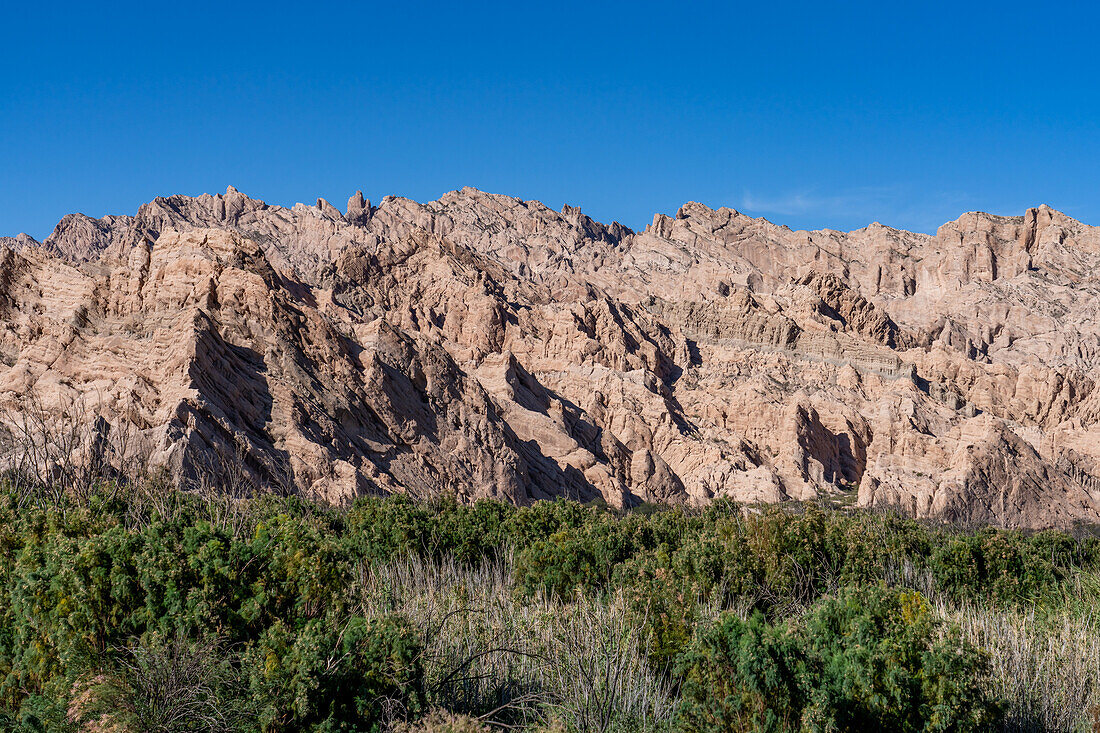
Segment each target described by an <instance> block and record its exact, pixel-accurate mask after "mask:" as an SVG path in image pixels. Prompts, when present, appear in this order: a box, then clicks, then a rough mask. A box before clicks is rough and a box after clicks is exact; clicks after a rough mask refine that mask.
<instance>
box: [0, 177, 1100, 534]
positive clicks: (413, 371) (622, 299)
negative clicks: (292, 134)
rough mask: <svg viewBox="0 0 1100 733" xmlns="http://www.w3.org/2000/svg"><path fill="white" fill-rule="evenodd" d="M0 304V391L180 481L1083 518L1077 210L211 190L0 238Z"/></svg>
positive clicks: (1085, 434)
mask: <svg viewBox="0 0 1100 733" xmlns="http://www.w3.org/2000/svg"><path fill="white" fill-rule="evenodd" d="M0 296H2V297H0V400H2V401H4V402H5V403H6V404H8V405H9V406H10V408H11V410H18V409H20V407H19V406H20V404H21V403H20V400H21V399H25V397H26V395H28V394H35V395H37V398H38V399H40V400H41V402H42V404H43V405H45V408H46V409H48V410H55V411H56V410H62V409H64V406H65V405H72V404H74V403H75V402H76V401H78V400H83V401H85V402H88V401H91V402H92V403H94V405H95V410H96V411H97V412H100V413H102V414H103V416H104V417H105V418H106V420H107V422H108V423H109V424H110V425H112V426H114V427H113V428H112V429H114V430H121V429H122V427H123V426H127V427H129V428H131V429H133V430H137V431H140V432H141V434H142V435H143V436H144V438H145V442H146V444H147V445H148V446H149V447H148V452H149V455H150V460H152V461H153V462H154V463H157V464H160V465H164V466H167V467H168V468H169V469H170V470H172V471H173V472H174V473H175V474H176V475H177V476H180V477H181V478H187V477H194V476H196V475H199V474H201V473H202V471H203V470H204V467H209V466H211V465H214V464H215V463H217V462H218V461H221V460H225V459H226V458H227V457H230V456H236V457H239V460H240V462H241V463H242V465H243V466H244V469H245V470H246V472H247V474H248V477H249V480H250V482H251V483H252V484H253V485H254V486H264V485H279V486H287V487H293V488H295V489H296V490H298V491H301V492H303V493H305V494H308V495H311V496H315V497H319V498H323V499H326V500H329V501H334V502H344V501H348V500H350V499H352V498H353V497H355V496H357V495H360V494H364V493H372V492H407V493H411V494H414V495H417V496H429V495H435V494H440V493H447V494H452V495H455V496H458V497H459V498H460V499H461V500H464V501H468V500H473V499H476V498H479V497H494V498H501V499H505V500H508V501H513V502H517V503H524V502H528V501H531V500H534V499H539V498H550V497H557V496H569V497H574V498H580V499H591V498H603V499H605V500H606V501H608V502H609V503H611V504H614V505H617V506H621V505H631V504H636V503H638V502H643V501H660V502H674V503H690V504H701V503H705V502H707V501H710V500H712V499H714V498H716V497H730V498H733V499H736V500H739V501H747V502H775V501H783V500H786V499H809V498H814V497H822V496H832V497H836V498H837V499H838V500H849V499H850V500H852V501H855V502H857V503H858V504H860V505H862V506H868V507H873V506H896V507H901V508H902V509H903V510H905V511H907V512H909V513H911V514H913V515H915V516H921V517H936V518H940V519H945V520H949V521H966V522H983V523H993V524H998V525H1005V526H1024V527H1042V526H1052V525H1057V526H1066V525H1070V524H1073V523H1075V522H1096V521H1100V390H1098V389H1097V381H1098V380H1100V228H1094V227H1089V226H1086V225H1084V224H1081V223H1080V222H1077V221H1075V220H1073V219H1071V218H1069V217H1067V216H1065V215H1064V214H1062V213H1060V212H1058V211H1055V210H1053V209H1050V208H1048V207H1045V206H1043V207H1039V208H1036V209H1029V210H1028V211H1027V212H1025V214H1024V215H1023V216H1018V217H1003V216H992V215H989V214H982V213H969V214H964V215H963V216H961V217H960V218H959V219H957V220H956V221H954V222H949V223H947V224H945V225H943V226H942V227H940V229H939V231H938V232H937V233H936V235H934V236H929V235H925V234H915V233H911V232H905V231H900V230H896V229H891V228H889V227H885V226H882V225H879V224H873V225H871V226H869V227H866V228H864V229H859V230H856V231H853V232H847V233H845V232H838V231H832V230H822V231H814V232H805V231H797V232H796V231H791V230H789V229H787V228H786V227H782V226H777V225H775V224H772V223H770V222H768V221H766V220H764V219H754V218H752V217H748V216H745V215H743V214H740V213H738V212H736V211H733V210H731V209H726V208H721V209H718V210H713V209H710V208H708V207H706V206H703V205H701V204H697V203H689V204H685V205H684V206H683V207H681V208H680V210H679V211H678V212H677V213H676V215H675V216H674V217H668V216H664V215H661V214H658V215H657V216H655V217H654V219H653V222H652V224H651V225H649V226H648V227H646V229H645V230H644V231H642V232H633V231H631V230H629V229H627V228H626V227H623V226H622V225H619V224H611V225H605V224H601V223H599V222H596V221H594V220H592V219H590V218H589V217H587V216H585V215H584V214H583V213H581V211H580V210H579V209H577V208H574V207H570V206H566V207H563V209H562V211H560V212H558V211H553V210H551V209H549V208H547V207H546V206H543V205H542V204H540V203H538V202H532V201H521V200H519V199H515V198H511V197H507V196H500V195H493V194H487V193H483V192H480V191H477V190H474V189H470V188H466V189H463V190H461V191H455V192H451V193H448V194H445V195H444V196H442V197H441V198H440V199H439V200H438V201H433V202H429V203H426V204H420V203H416V202H414V201H410V200H407V199H403V198H397V197H387V198H385V199H383V200H382V201H381V202H380V203H379V204H378V205H377V206H375V205H372V204H371V202H369V201H367V200H365V199H364V198H363V197H362V195H361V194H358V193H357V194H356V195H355V196H353V197H351V199H350V200H349V201H348V204H347V207H346V208H345V211H344V212H343V213H341V211H339V210H338V209H337V208H336V207H334V206H333V205H331V204H329V203H328V202H327V201H324V200H323V199H319V200H318V201H317V202H316V204H315V205H313V206H307V205H304V204H298V205H295V206H294V207H291V208H285V207H279V206H270V205H267V204H265V203H264V202H262V201H258V200H255V199H252V198H249V197H247V196H245V195H244V194H242V193H240V192H238V191H236V190H235V189H233V188H230V189H228V190H227V191H226V193H225V194H224V195H215V196H212V195H203V196H199V197H185V196H171V197H167V198H158V199H156V200H154V201H152V202H150V203H148V204H145V205H144V206H142V207H141V208H140V209H139V210H138V212H137V213H136V214H135V215H134V216H108V217H104V218H102V219H92V218H90V217H86V216H83V215H81V214H72V215H69V216H66V217H64V218H63V219H62V220H61V222H60V223H59V224H58V225H57V227H56V229H55V230H54V232H53V233H52V234H51V235H50V236H49V237H48V238H47V239H46V240H45V241H43V242H42V243H38V242H35V241H34V240H33V239H31V238H29V237H26V236H25V235H20V237H18V238H3V239H2V240H0ZM9 412H10V410H9Z"/></svg>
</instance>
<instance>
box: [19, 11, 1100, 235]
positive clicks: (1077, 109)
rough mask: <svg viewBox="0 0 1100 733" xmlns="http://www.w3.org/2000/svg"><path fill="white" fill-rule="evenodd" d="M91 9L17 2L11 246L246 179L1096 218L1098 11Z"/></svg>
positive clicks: (416, 194)
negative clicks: (60, 226)
mask: <svg viewBox="0 0 1100 733" xmlns="http://www.w3.org/2000/svg"><path fill="white" fill-rule="evenodd" d="M96 5H97V4H96V3H89V2H82V3H68V2H55V3H52V4H43V3H20V4H16V3H4V4H3V6H0V58H3V64H0V234H15V233H17V232H20V231H26V232H28V233H30V234H31V235H33V236H35V237H38V238H42V237H44V236H46V235H47V234H48V233H49V232H50V230H51V229H52V228H53V225H54V224H55V223H56V221H57V220H58V219H59V218H60V217H61V216H62V215H64V214H66V213H68V212H71V211H81V212H84V213H86V214H89V215H93V216H102V215H104V214H107V213H132V212H133V211H135V210H136V209H137V207H138V206H139V205H140V204H141V203H143V202H145V201H147V200H149V199H151V198H153V197H154V196H157V195H167V194H171V193H186V194H199V193H202V192H204V191H209V192H220V191H224V190H225V187H226V186H227V185H230V184H231V185H234V186H236V187H237V188H238V189H240V190H242V191H244V192H245V193H248V194H250V195H252V196H255V197H258V198H262V199H264V200H265V201H268V202H270V203H279V204H292V203H294V202H296V201H306V202H309V203H312V202H313V201H314V199H316V197H318V196H321V197H324V198H327V199H329V200H330V201H332V202H333V203H335V204H336V205H337V206H338V207H340V208H341V209H342V208H343V205H344V202H345V201H346V200H347V198H348V196H349V195H351V194H352V193H353V192H354V191H355V190H356V189H362V190H363V192H364V194H365V195H366V196H367V197H369V198H371V199H373V200H375V201H377V200H378V199H380V198H381V197H382V196H383V195H385V194H391V193H392V194H398V195H404V196H409V197H412V198H415V199H418V200H429V199H433V198H436V197H437V196H439V195H440V194H441V193H443V192H444V191H448V190H452V189H455V188H460V187H462V186H464V185H472V186H476V187H478V188H482V189H485V190H488V191H493V192H499V193H507V194H511V195H515V196H520V197H523V198H531V199H539V200H541V201H543V202H545V203H546V204H548V205H550V206H552V207H554V208H560V206H561V205H562V204H563V203H570V204H575V205H579V206H581V207H582V208H583V209H584V211H585V212H587V213H589V214H590V215H592V216H594V217H595V218H597V219H600V220H603V221H611V220H619V221H621V222H623V223H625V224H627V225H628V226H631V227H635V228H640V227H642V226H644V225H645V224H646V223H648V222H649V221H650V220H651V218H652V215H653V213H654V212H658V211H659V212H665V213H672V212H674V211H675V210H676V208H677V207H678V206H679V205H680V204H681V203H683V202H684V201H688V200H696V201H701V202H703V203H706V204H709V205H712V206H719V205H728V206H732V207H734V208H737V209H740V210H743V211H746V212H747V213H751V214H754V215H762V216H767V217H768V218H769V219H771V220H773V221H776V222H779V223H783V224H787V225H789V226H791V227H794V228H810V227H812V228H817V227H825V226H828V227H835V228H841V229H850V228H855V227H859V226H863V225H866V224H868V223H870V222H871V221H881V222H883V223H887V224H892V225H895V226H901V227H905V228H910V229H917V230H923V231H934V230H935V228H936V226H938V225H939V224H940V223H942V222H944V221H946V220H949V219H953V218H955V217H956V216H957V215H958V214H959V213H961V212H963V211H969V210H975V209H979V210H986V211H993V212H996V213H1004V214H1020V213H1022V212H1023V210H1024V209H1025V208H1026V207H1028V206H1034V205H1038V204H1040V203H1048V204H1050V205H1052V206H1054V207H1056V208H1060V209H1062V210H1064V211H1066V212H1067V213H1069V214H1070V215H1072V216H1076V217H1077V218H1080V219H1082V220H1084V221H1087V222H1092V223H1097V224H1100V176H1098V175H1097V163H1098V161H1100V78H1098V72H1100V62H1098V60H1097V53H1098V52H1097V44H1096V42H1095V33H1096V29H1097V27H1100V24H1098V21H1100V12H1098V11H1097V10H1096V9H1094V8H1092V7H1090V6H1089V5H1085V4H1082V5H1080V6H1071V5H1058V4H1042V3H1035V2H1032V3H1028V4H1017V3H1010V2H1001V3H969V4H968V3H962V4H959V3H942V4H941V3H888V2H875V3H843V4H837V3H828V4H826V3H770V4H769V3H760V2H755V3H751V4H744V5H742V4H737V3H667V4H654V3H644V2H631V3H569V2H559V3H555V4H534V3H530V4H528V3H508V4H495V3H485V4H482V3H471V4H463V3H455V2H450V3H434V2H433V3H417V2H402V3H392V2H391V3H385V4H381V3H379V4H375V3H323V2H316V3H312V4H308V5H304V6H293V5H290V4H285V5H283V4H279V3H277V2H268V3H263V4H250V3H243V2H242V3H218V4H207V3H202V2H188V3H140V4H138V3H133V4H131V3H126V2H115V3H110V4H109V7H106V8H104V7H95V6H96ZM103 5H108V4H103Z"/></svg>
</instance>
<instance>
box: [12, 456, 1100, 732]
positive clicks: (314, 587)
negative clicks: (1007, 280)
mask: <svg viewBox="0 0 1100 733" xmlns="http://www.w3.org/2000/svg"><path fill="white" fill-rule="evenodd" d="M41 479H42V477H36V478H35V479H34V480H25V479H24V480H15V479H14V477H12V478H10V479H9V480H7V481H6V482H5V483H4V484H3V486H2V487H0V709H2V711H3V712H2V713H0V716H2V717H0V725H2V726H3V728H4V729H9V730H18V731H37V730H49V731H54V730H74V731H75V730H103V731H106V730H118V731H185V730H204V731H238V730H240V731H299V730H300V731H306V730H308V731H373V730H377V731H381V730H400V731H404V732H406V733H409V732H412V731H420V730H432V731H443V730H447V731H452V730H453V731H456V732H457V731H482V730H487V729H495V730H513V729H531V730H535V729H538V730H543V729H553V730H557V731H578V732H583V733H589V732H599V733H605V732H607V731H639V732H640V731H683V732H684V733H696V732H698V733H703V732H708V733H709V732H710V731H794V730H820V731H829V730H866V729H869V728H871V727H872V726H877V727H879V728H880V729H883V730H899V731H918V730H927V731H948V730H1014V731H1031V730H1035V731H1038V730H1065V731H1071V730H1089V729H1090V726H1091V725H1094V721H1095V717H1096V715H1097V713H1096V711H1097V704H1098V702H1100V692H1098V687H1097V686H1098V684H1100V641H1098V640H1100V635H1098V634H1097V630H1098V629H1097V610H1098V609H1100V574H1098V572H1097V570H1098V568H1100V541H1098V540H1096V539H1095V538H1092V537H1089V536H1087V535H1084V534H1083V535H1081V536H1073V535H1071V534H1068V533H1063V532H1055V531H1047V532H1039V533H1033V534H1024V533H1021V532H1015V531H1001V530H993V529H981V530H971V531H965V530H962V529H957V528H948V527H943V526H933V525H927V524H921V523H917V522H914V521H912V520H908V519H904V518H901V517H899V516H896V515H893V514H888V513H878V514H870V513H860V512H852V511H848V510H842V509H827V508H823V507H819V506H816V505H791V506H786V507H769V508H763V509H757V508H750V507H744V506H740V505H737V504H734V503H727V502H721V501H720V502H717V503H715V504H713V505H712V506H710V507H708V508H706V509H704V510H698V511H694V510H685V509H672V508H665V509H657V508H654V507H641V508H639V509H636V510H634V511H631V512H627V513H621V512H614V511H611V510H610V509H608V508H606V507H602V506H596V505H583V504H580V503H576V502H571V501H557V502H543V503H537V504H534V505H532V506H527V507H522V508H516V507H513V506H510V505H507V504H503V503H495V502H490V501H480V502H477V503H475V504H473V505H462V504H459V503H457V502H455V501H453V500H451V501H439V502H435V503H423V502H419V503H418V502H414V501H411V500H409V499H407V498H404V497H400V496H395V497H389V498H364V499H360V500H359V501H357V502H356V503H355V504H353V505H352V506H350V507H345V508H333V507H329V506H322V505H318V504H313V503H310V502H307V501H304V500H302V499H299V498H292V497H279V496H276V495H270V494H269V495H262V496H256V497H254V498H239V497H238V498H234V497H232V496H229V495H226V494H225V493H220V492H214V491H210V490H203V491H195V490H192V491H185V490H180V489H176V488H173V487H171V486H169V485H168V484H167V483H166V482H158V481H149V480H146V481H141V482H126V481H123V480H121V478H120V477H115V478H114V479H107V478H103V477H98V478H96V477H93V479H94V480H91V481H90V483H88V484H86V485H84V486H83V487H82V488H79V490H77V489H78V487H77V485H76V484H73V485H71V486H69V487H68V488H66V489H65V490H61V489H58V488H57V487H56V486H51V483H50V481H48V480H41Z"/></svg>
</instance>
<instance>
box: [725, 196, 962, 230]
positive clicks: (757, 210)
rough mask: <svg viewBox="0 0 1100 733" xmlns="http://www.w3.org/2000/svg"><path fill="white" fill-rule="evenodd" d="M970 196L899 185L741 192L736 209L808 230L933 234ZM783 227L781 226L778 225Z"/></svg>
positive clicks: (959, 211) (959, 209) (959, 210)
mask: <svg viewBox="0 0 1100 733" xmlns="http://www.w3.org/2000/svg"><path fill="white" fill-rule="evenodd" d="M970 202H971V198H970V197H969V196H967V195H966V194H963V193H955V192H934V193H933V192H922V193H920V194H918V195H914V194H913V193H912V192H910V191H907V190H906V189H905V187H903V186H901V185H893V186H864V187H859V188H852V189H845V190H840V191H832V192H827V193H826V192H821V191H820V190H817V189H802V190H793V191H786V192H780V193H777V194H759V193H756V192H752V191H745V192H744V194H743V195H742V196H741V208H742V209H743V210H744V211H745V212H746V213H749V214H754V215H757V216H775V217H793V218H797V219H800V220H802V221H801V222H800V223H807V220H810V221H809V222H808V224H809V225H810V226H812V227H814V228H820V227H844V228H850V227H861V226H866V225H867V224H870V223H871V222H872V221H877V222H881V223H882V224H886V225H888V226H894V227H899V228H904V229H913V230H915V231H925V232H934V231H935V230H936V228H937V227H938V226H939V225H940V224H943V223H944V222H945V221H950V220H952V219H955V218H956V217H958V216H959V214H962V213H963V212H964V211H967V210H969V208H972V207H968V204H969V203H970ZM780 223H783V222H780Z"/></svg>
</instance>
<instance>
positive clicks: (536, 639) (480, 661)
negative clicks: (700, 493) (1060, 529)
mask: <svg viewBox="0 0 1100 733" xmlns="http://www.w3.org/2000/svg"><path fill="white" fill-rule="evenodd" d="M357 585H358V593H359V600H358V602H359V604H361V608H362V610H363V612H364V613H365V614H374V613H389V612H398V613H401V614H404V615H406V616H407V617H408V618H409V619H411V620H412V621H413V622H414V623H415V624H416V625H417V627H418V628H419V629H420V630H421V633H422V634H423V640H424V650H425V651H424V658H423V663H424V665H425V676H426V679H427V683H428V690H429V703H430V704H431V705H432V706H433V707H436V708H439V709H444V710H447V711H451V712H453V713H461V714H464V715H468V716H471V717H473V718H476V719H479V720H481V721H483V722H485V723H488V724H490V725H491V726H493V727H498V728H499V727H504V726H507V727H510V726H526V725H540V726H546V725H552V724H555V723H558V724H562V725H564V726H565V727H567V728H568V729H570V730H577V731H585V732H586V733H587V732H589V731H600V732H602V731H612V730H667V729H670V728H671V727H672V723H673V719H674V717H675V714H676V709H677V705H678V698H677V693H676V690H675V688H674V686H673V685H672V684H671V683H670V682H669V681H668V678H667V676H666V675H663V674H662V672H661V670H658V669H654V668H653V667H652V666H651V664H650V663H649V662H648V654H647V652H648V649H647V648H646V645H645V643H644V641H643V639H641V638H640V635H639V633H638V631H637V629H636V628H635V626H634V625H633V623H632V621H631V618H630V615H629V613H628V610H627V608H626V605H625V604H624V602H623V598H622V597H621V595H620V594H618V593H615V592H608V593H604V594H599V595H596V596H580V597H578V598H576V599H575V600H571V601H563V600H559V599H556V598H548V597H546V596H544V595H536V596H535V597H533V598H532V597H527V596H524V595H523V594H520V593H518V592H517V590H516V587H515V584H514V581H513V573H512V561H511V558H510V557H503V558H497V559H495V560H493V561H488V562H485V563H482V564H481V565H479V566H470V565H468V564H464V563H459V562H456V561H455V560H453V559H449V558H447V559H443V560H438V561H430V560H424V559H422V558H420V557H419V556H415V555H410V556H407V557H404V558H401V559H398V560H395V561H391V562H388V563H384V564H380V565H366V564H365V565H363V566H361V567H360V568H359V570H358V583H357ZM1096 587H1100V585H1097V578H1096V577H1095V576H1092V575H1087V574H1082V577H1081V578H1079V579H1076V580H1075V581H1074V584H1073V585H1072V586H1071V588H1070V589H1068V590H1067V591H1066V593H1067V598H1066V599H1063V600H1062V601H1057V602H1054V603H1049V604H1047V605H1044V606H1041V607H1037V608H1034V609H1029V610H997V609H993V608H991V607H985V606H983V605H981V604H976V603H965V604H952V603H950V602H948V601H946V600H944V599H942V598H941V599H938V600H937V602H936V604H935V608H936V612H937V614H938V615H939V616H940V617H941V618H943V619H944V620H946V621H948V622H949V623H951V624H955V625H957V626H958V627H959V628H960V629H961V630H962V632H963V636H964V638H965V639H967V640H968V641H970V642H972V643H974V644H975V645H977V646H979V647H981V648H982V649H985V650H986V651H987V653H988V654H989V657H990V661H991V665H992V675H991V677H990V680H989V682H988V684H989V685H990V686H991V688H992V689H991V692H993V693H994V694H995V696H996V697H998V698H1000V699H1002V700H1004V701H1005V703H1006V712H1007V714H1006V716H1005V723H1004V730H1006V731H1014V732H1016V731H1018V732H1031V731H1067V732H1070V731H1088V730H1094V728H1093V727H1092V726H1093V715H1094V711H1095V710H1096V709H1098V706H1100V617H1098V616H1097V614H1096V612H1095V611H1094V610H1092V609H1095V608H1096V607H1097V606H1096V605H1095V598H1092V599H1090V598H1088V594H1089V593H1093V592H1095V588H1096ZM1075 599H1076V600H1079V601H1080V602H1078V603H1075V602H1074V601H1075ZM719 610H721V609H717V608H714V607H712V606H709V605H708V606H706V607H703V606H700V607H699V608H698V609H697V613H698V618H701V619H708V618H714V616H715V615H716V613H717V612H718V611H719ZM729 610H737V609H729Z"/></svg>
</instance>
